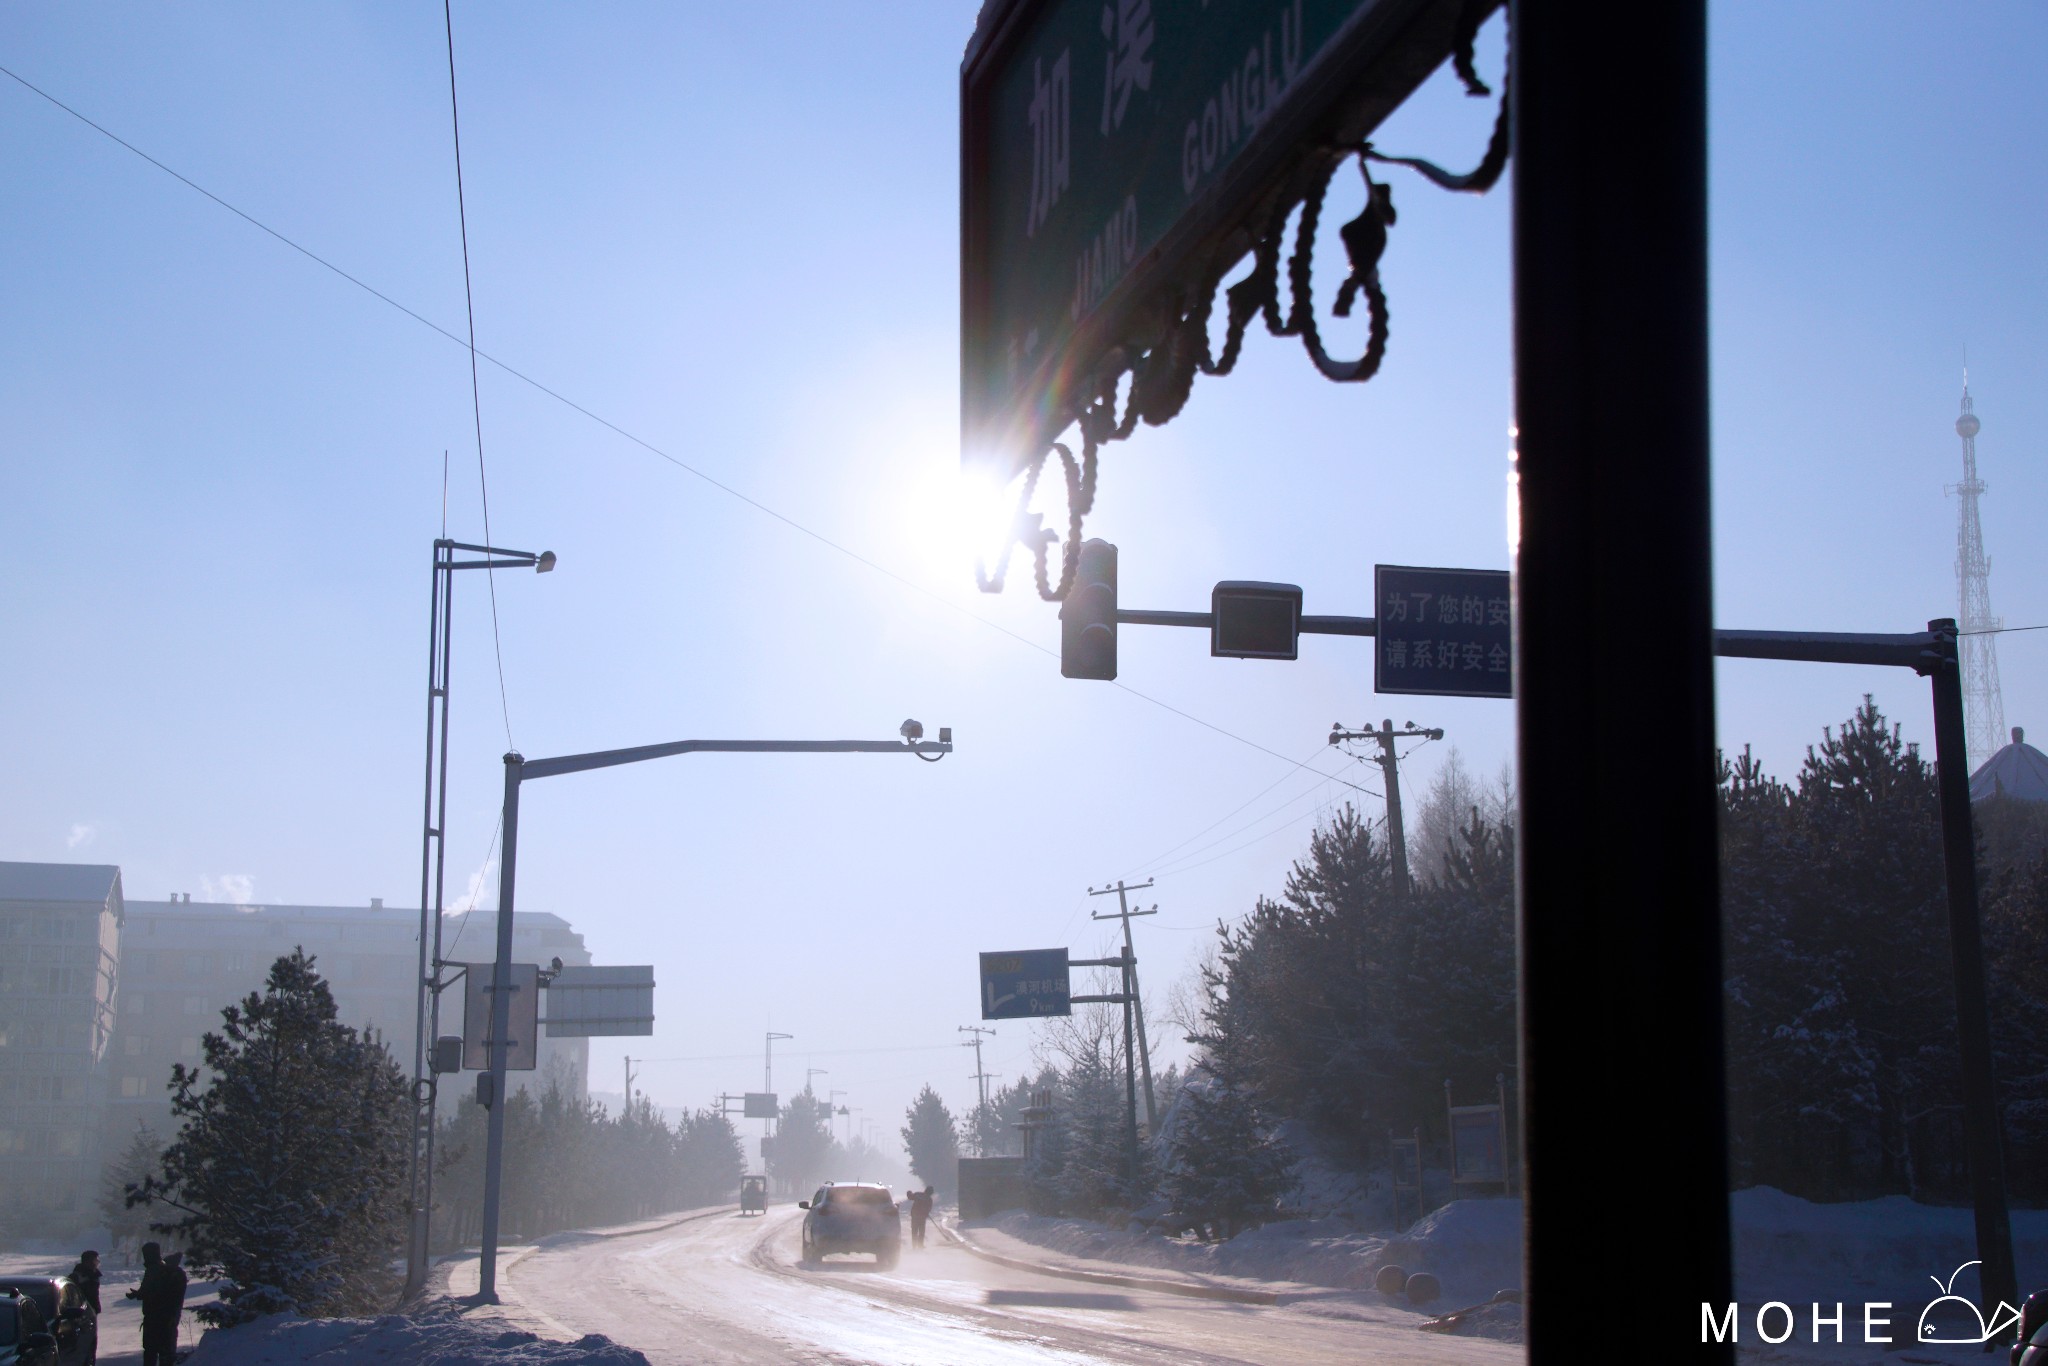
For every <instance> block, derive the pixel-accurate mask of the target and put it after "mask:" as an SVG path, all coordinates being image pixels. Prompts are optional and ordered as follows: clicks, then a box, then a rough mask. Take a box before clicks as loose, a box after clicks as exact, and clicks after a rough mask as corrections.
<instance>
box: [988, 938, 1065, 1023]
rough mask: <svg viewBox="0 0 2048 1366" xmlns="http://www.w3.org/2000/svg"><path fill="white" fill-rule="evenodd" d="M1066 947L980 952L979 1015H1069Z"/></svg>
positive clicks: (1011, 1017) (1007, 1017) (990, 1017)
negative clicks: (1007, 951) (1008, 951)
mask: <svg viewBox="0 0 2048 1366" xmlns="http://www.w3.org/2000/svg"><path fill="white" fill-rule="evenodd" d="M1070 994H1071V993H1070V991H1069V988H1068V973H1067V951H1066V950H1065V949H1021V950H1017V951H1014V952H1010V953H984V954H983V955H981V1018H982V1019H984V1020H1028V1019H1032V1018H1034V1017H1044V1016H1047V1015H1071V1014H1073V1013H1074V1007H1073V1004H1072V1002H1071V1001H1070V999H1069V997H1070Z"/></svg>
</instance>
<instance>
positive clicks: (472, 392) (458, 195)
mask: <svg viewBox="0 0 2048 1366" xmlns="http://www.w3.org/2000/svg"><path fill="white" fill-rule="evenodd" d="M441 20H442V23H443V24H444V25H445V27H446V28H447V31H448V124H449V128H450V129H451V130H452V131H453V133H454V135H455V215H456V221H457V222H459V223H460V224H461V225H462V307H463V311H464V313H465V314H466V315H467V317H468V319H469V411H470V414H471V416H472V417H473V418H474V420H475V422H476V487H477V492H478V494H479V495H480V496H481V498H482V500H483V508H484V544H485V545H491V544H494V542H493V541H492V540H491V486H490V482H489V481H488V480H487V479H485V478H484V401H483V391H482V389H481V387H480V386H479V385H478V383H477V377H476V292H475V290H474V289H473V288H472V287H471V285H470V281H469V204H468V202H467V200H466V199H465V198H464V196H463V193H462V113H461V111H460V110H459V109H458V108H457V106H456V103H455V13H454V11H453V9H451V8H450V0H441ZM443 497H444V498H445V497H446V495H445V494H444V495H443ZM443 516H444V517H445V516H446V513H445V512H444V513H443ZM484 561H485V563H484V582H485V583H486V584H487V585H488V586H489V588H490V590H491V653H492V654H493V655H494V656H496V658H497V661H498V710H499V712H500V713H501V714H502V715H503V716H504V718H505V748H506V749H517V748H519V746H517V745H515V744H513V743H512V703H511V702H510V701H509V700H508V699H507V698H506V696H505V646H504V643H503V642H502V641H501V640H500V639H499V636H498V571H497V570H495V569H493V568H491V567H490V557H489V556H488V555H487V556H485V557H484Z"/></svg>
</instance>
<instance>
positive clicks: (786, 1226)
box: [501, 1208, 1522, 1366]
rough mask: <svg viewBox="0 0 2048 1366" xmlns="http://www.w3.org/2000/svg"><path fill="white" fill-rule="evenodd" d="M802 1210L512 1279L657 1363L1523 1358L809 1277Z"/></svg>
mask: <svg viewBox="0 0 2048 1366" xmlns="http://www.w3.org/2000/svg"><path fill="white" fill-rule="evenodd" d="M802 1217H803V1216H802V1212H801V1211H799V1210H796V1209H791V1208H784V1209H778V1210H774V1211H772V1212H771V1213H769V1214H768V1215H767V1216H766V1217H765V1218H764V1217H758V1216H757V1217H753V1218H743V1217H740V1216H738V1215H734V1214H724V1213H721V1214H717V1215H713V1216H710V1217H708V1218H703V1219H697V1220H693V1221H691V1222H689V1223H684V1224H678V1225H675V1226H673V1227H670V1228H666V1229H661V1230H658V1231H655V1232H652V1233H643V1234H635V1235H632V1236H628V1237H621V1238H611V1239H584V1238H573V1237H572V1238H562V1239H550V1240H548V1245H547V1246H544V1247H542V1248H540V1249H539V1250H537V1251H535V1252H533V1253H530V1254H527V1255H526V1256H523V1257H521V1258H520V1259H519V1260H518V1262H517V1263H516V1264H514V1265H512V1266H511V1267H510V1269H509V1270H508V1271H506V1272H505V1273H504V1274H503V1276H502V1277H501V1284H502V1285H503V1286H504V1287H505V1288H506V1290H507V1291H508V1292H509V1293H508V1294H507V1295H506V1299H507V1300H508V1302H509V1304H510V1305H512V1306H516V1307H517V1310H518V1311H523V1312H524V1313H526V1314H527V1315H530V1316H532V1317H533V1318H535V1319H539V1320H542V1321H543V1322H545V1323H546V1324H548V1325H549V1326H551V1327H552V1328H554V1329H555V1330H557V1331H558V1332H559V1333H560V1335H562V1336H569V1337H574V1336H578V1335H581V1334H583V1333H603V1334H604V1335H605V1336H607V1337H609V1338H611V1339H612V1340H613V1341H615V1342H621V1343H625V1344H628V1345H630V1346H632V1347H636V1348H638V1349H640V1350H641V1351H642V1352H645V1353H646V1354H647V1358H648V1360H649V1361H651V1362H653V1363H654V1366H686V1364H687V1366H698V1364H699V1363H716V1366H726V1364H727V1363H735V1364H738V1366H754V1364H755V1363H768V1362H778V1363H780V1362H810V1363H832V1366H851V1364H852V1363H869V1362H872V1363H877V1364H878V1366H1027V1364H1028V1366H1052V1364H1054V1363H1057V1364H1058V1366H1089V1364H1091V1363H1097V1362H1142V1363H1147V1366H1168V1363H1173V1364H1174V1366H1183V1364H1185V1363H1217V1364H1218V1366H1221V1364H1222V1363H1239V1362H1242V1363H1259V1364H1260V1366H1266V1364H1267V1363H1272V1364H1273V1366H1279V1363H1288V1364H1289V1366H1293V1364H1294V1363H1303V1362H1371V1363H1385V1364H1386V1366H1408V1364H1409V1363H1415V1364H1416V1366H1422V1364H1423V1363H1428V1364H1429V1366H1443V1364H1444V1363H1460V1364H1462V1363H1475V1364H1477V1363H1488V1364H1493V1363H1500V1364H1503V1366H1504V1364H1505V1363H1510V1362H1520V1361H1521V1360H1522V1349H1521V1348H1520V1347H1519V1346H1515V1345H1510V1344H1504V1343H1497V1342H1487V1341H1481V1340H1475V1339H1468V1338H1452V1337H1443V1336H1439V1335H1437V1334H1432V1333H1423V1332H1418V1331H1417V1330H1416V1329H1415V1327H1414V1324H1415V1323H1416V1321H1417V1320H1416V1318H1415V1316H1414V1315H1412V1314H1406V1313H1402V1312H1400V1311H1398V1310H1391V1309H1382V1308H1379V1307H1377V1306H1375V1305H1372V1304H1370V1303H1368V1302H1367V1297H1362V1296H1357V1295H1349V1294H1340V1293H1336V1292H1332V1293H1331V1294H1329V1295H1327V1296H1316V1297H1313V1298H1309V1299H1305V1300H1303V1301H1300V1302H1295V1303H1290V1304H1283V1305H1249V1304H1233V1303H1224V1302H1217V1301H1210V1300H1196V1299H1188V1298H1185V1297H1182V1296H1177V1295H1168V1294H1162V1293H1159V1292H1157V1291H1149V1290H1140V1289H1126V1288H1123V1287H1118V1286H1105V1285H1096V1284H1089V1283H1085V1282H1078V1281H1073V1280H1067V1279H1062V1278H1058V1277H1054V1276H1049V1275H1041V1274H1037V1273H1033V1272H1026V1271H1013V1270H1010V1269H1009V1268H1007V1267H1002V1266H997V1265H995V1264H993V1263H990V1262H987V1261H984V1260H982V1259H981V1258H979V1257H976V1256H974V1255H973V1254H971V1253H969V1252H966V1251H964V1250H962V1249H960V1248H957V1247H952V1246H946V1245H942V1244H941V1243H940V1242H939V1241H938V1239H937V1237H936V1236H934V1238H933V1240H932V1242H931V1243H930V1245H929V1246H927V1247H925V1248H924V1249H922V1250H913V1249H911V1248H910V1247H908V1246H906V1247H905V1248H904V1251H903V1259H902V1262H901V1263H900V1264H899V1266H898V1267H897V1269H896V1270H894V1271H889V1272H884V1271H879V1270H876V1269H875V1268H874V1266H873V1265H872V1260H871V1259H870V1258H866V1257H859V1258H833V1259H832V1260H830V1261H827V1262H826V1263H824V1265H823V1266H822V1267H820V1268H816V1269H806V1268H804V1267H802V1266H799V1265H798V1264H797V1240H798V1232H799V1229H800V1227H801V1221H802Z"/></svg>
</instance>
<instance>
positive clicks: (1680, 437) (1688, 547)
mask: <svg viewBox="0 0 2048 1366" xmlns="http://www.w3.org/2000/svg"><path fill="white" fill-rule="evenodd" d="M1510 41H1511V42H1512V43H1513V55H1512V61H1513V71H1514V95H1513V98H1514V114H1513V117H1514V155H1515V166H1514V176H1515V182H1514V229H1513V233H1514V301H1515V324H1514V326H1515V332H1514V337H1515V413H1516V426H1517V451H1518V454H1517V468H1516V474H1517V479H1518V485H1519V488H1518V526H1519V534H1518V541H1519V543H1518V546H1517V548H1516V554H1515V645H1516V661H1515V696H1516V709H1517V731H1518V747H1519V768H1518V774H1519V778H1520V781H1521V784H1522V806H1521V838H1520V841H1519V844H1518V853H1519V860H1520V870H1519V877H1520V897H1519V904H1518V919H1519V927H1518V933H1519V941H1520V956H1521V1011H1522V1075H1521V1086H1522V1125H1523V1136H1522V1161H1523V1191H1524V1196H1525V1199H1526V1201H1527V1204H1526V1209H1527V1214H1528V1233H1527V1254H1526V1255H1527V1259H1528V1266H1527V1280H1526V1282H1525V1286H1526V1289H1527V1291H1528V1295H1529V1299H1528V1304H1527V1312H1528V1316H1529V1317H1528V1346H1529V1360H1530V1361H1531V1362H1535V1363H1555V1362H1571V1363H1574V1366H1576V1363H1579V1362H1582V1361H1584V1360H1585V1359H1586V1322H1585V1316H1584V1306H1583V1304H1582V1303H1581V1301H1582V1300H1583V1297H1584V1285H1583V1281H1582V1279H1581V1278H1582V1277H1583V1276H1584V1274H1585V1269H1586V1268H1587V1267H1591V1266H1598V1267H1601V1268H1603V1274H1604V1275H1606V1276H1608V1277H1610V1278H1612V1279H1611V1281H1610V1283H1608V1284H1606V1285H1603V1287H1602V1300H1603V1302H1604V1303H1607V1304H1609V1305H1613V1306H1618V1308H1617V1310H1616V1313H1617V1314H1618V1315H1619V1318H1618V1319H1617V1320H1614V1321H1610V1322H1608V1323H1606V1324H1604V1325H1603V1328H1602V1331H1603V1332H1608V1333H1613V1334H1618V1335H1620V1336H1621V1337H1623V1338H1632V1339H1634V1340H1637V1341H1642V1342H1650V1341H1665V1342H1668V1341H1669V1340H1670V1339H1671V1336H1672V1331H1671V1315H1672V1314H1673V1313H1675V1312H1678V1310H1679V1308H1681V1307H1684V1306H1693V1305H1697V1304H1699V1303H1700V1302H1709V1303H1713V1304H1716V1305H1717V1306H1718V1305H1725V1304H1726V1303H1727V1302H1728V1301H1729V1300H1730V1299H1732V1298H1733V1289H1732V1281H1733V1277H1732V1273H1731V1268H1730V1239H1729V1226H1728V1144H1727V1128H1726V1113H1725V1112H1726V1100H1725V1094H1724V1079H1723V1059H1722V1040H1721V972H1720V961H1721V943H1720V906H1719V888H1718V878H1717V849H1716V841H1715V816H1716V811H1715V772H1714V686H1713V685H1714V675H1713V658H1712V645H1713V634H1712V627H1713V614H1712V603H1711V593H1710V570H1711V556H1710V549H1711V547H1710V536H1709V527H1708V501H1707V482H1708V439H1707V417H1708V405H1707V256H1706V246H1707V236H1706V232H1707V223H1706V213H1707V159H1706V152H1707V148H1706V112H1707V111H1706V4H1705V0H1661V2H1660V3H1658V4H1654V5H1647V6H1638V7H1636V8H1634V9H1630V10H1628V11H1627V12H1626V14H1625V15H1624V14H1623V13H1622V12H1621V11H1619V10H1617V9H1615V8H1614V7H1612V6H1605V5H1585V4H1578V3H1574V2H1573V0H1512V4H1511V16H1510ZM1624 1102H1625V1103H1626V1105H1627V1107H1628V1115H1629V1125H1630V1128H1631V1129H1632V1130H1633V1131H1634V1132H1636V1133H1638V1134H1640V1135H1641V1136H1642V1138H1641V1141H1637V1142H1631V1143H1627V1144H1620V1145H1617V1144H1615V1143H1613V1142H1612V1141H1611V1139H1612V1135H1613V1124H1614V1119H1615V1113H1616V1107H1617V1106H1618V1105H1620V1104H1622V1103H1624ZM1589 1191H1620V1192H1625V1193H1628V1194H1629V1195H1631V1196H1635V1197H1647V1196H1648V1195H1649V1194H1650V1193H1651V1192H1654V1193H1655V1196H1656V1200H1657V1205H1658V1221H1657V1222H1658V1231H1657V1243H1658V1246H1659V1248H1660V1250H1661V1253H1660V1255H1659V1256H1657V1257H1654V1258H1651V1257H1629V1256H1618V1255H1617V1249H1626V1248H1629V1247H1634V1246H1637V1245H1639V1244H1640V1242H1641V1239H1642V1230H1641V1228H1640V1223H1639V1220H1640V1212H1639V1210H1638V1209H1637V1208H1636V1207H1635V1206H1634V1205H1633V1204H1632V1203H1631V1202H1630V1201H1629V1200H1619V1201H1615V1200H1608V1201H1602V1200H1588V1199H1587V1198H1586V1195H1587V1193H1588V1192H1589ZM1664 1254H1668V1255H1664ZM1685 1312H1686V1316H1687V1317H1686V1321H1687V1322H1688V1323H1689V1322H1691V1321H1692V1316H1693V1315H1696V1314H1697V1313H1698V1310H1697V1309H1696V1308H1690V1309H1686V1311H1685ZM1689 1339H1690V1334H1686V1335H1685V1340H1687V1341H1686V1346H1685V1348H1684V1355H1685V1357H1686V1359H1688V1360H1713V1361H1731V1360H1732V1359H1733V1356H1734V1346H1733V1344H1732V1343H1731V1344H1721V1345H1707V1344H1702V1345H1700V1346H1698V1347H1697V1348H1695V1347H1694V1346H1693V1345H1692V1344H1691V1342H1690V1341H1689ZM1695 1352H1697V1356H1695Z"/></svg>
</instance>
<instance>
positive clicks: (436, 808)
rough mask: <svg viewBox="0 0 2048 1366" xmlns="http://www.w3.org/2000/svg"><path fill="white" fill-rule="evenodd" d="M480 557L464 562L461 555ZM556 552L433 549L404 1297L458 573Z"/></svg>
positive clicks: (415, 1274)
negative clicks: (461, 570) (409, 1200)
mask: <svg viewBox="0 0 2048 1366" xmlns="http://www.w3.org/2000/svg"><path fill="white" fill-rule="evenodd" d="M458 552H460V553H467V554H471V555H480V556H482V557H483V558H481V559H471V560H459V559H457V558H456V555H457V553H458ZM554 567H555V552H554V551H552V550H543V551H541V552H540V553H539V554H538V555H535V554H530V553H528V552H527V551H524V550H502V549H499V548H498V547H496V546H488V545H468V544H465V543H464V542H461V541H451V540H448V539H447V538H446V537H443V538H441V539H440V540H437V541H435V542H434V593H433V602H432V608H431V611H430V613H429V616H428V631H427V780H426V797H425V814H424V815H423V816H422V817H421V820H420V829H421V835H420V954H419V975H418V977H417V978H415V979H414V993H415V994H414V1005H415V1007H416V1014H415V1019H414V1023H413V1048H412V1094H413V1142H412V1151H411V1155H410V1163H411V1168H410V1171H409V1173H408V1175H409V1177H410V1180H409V1182H408V1188H409V1190H410V1194H411V1199H412V1229H411V1234H410V1237H408V1239H407V1240H406V1251H405V1294H406V1297H407V1298H408V1299H409V1298H411V1297H412V1296H414V1295H416V1294H418V1293H419V1292H420V1290H421V1289H422V1288H423V1287H424V1286H425V1284H426V1279H427V1233H428V1227H429V1224H430V1223H431V1221H432V1212H433V1207H434V1113H435V1112H434V1095H435V1081H434V1074H433V1073H432V1072H431V1071H429V1069H428V1067H427V1050H428V1047H429V1043H428V1041H429V1040H430V1039H431V1038H433V1037H434V1036H435V1035H437V1034H438V1033H439V1032H440V1027H441V989H442V987H443V985H444V984H443V983H442V981H441V909H442V891H443V887H444V884H445V880H446V872H447V847H446V844H445V841H444V840H443V831H445V830H446V829H447V824H448V665H449V660H450V657H451V654H452V651H453V641H452V639H451V637H452V636H453V634H454V631H453V627H454V611H455V573H456V571H457V570H460V569H482V570H485V571H486V572H488V571H490V570H494V569H531V570H533V571H534V572H535V573H537V574H546V573H549V572H551V571H552V570H553V569H554Z"/></svg>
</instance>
